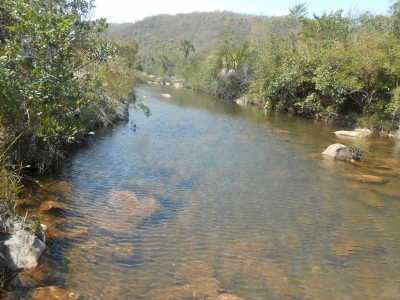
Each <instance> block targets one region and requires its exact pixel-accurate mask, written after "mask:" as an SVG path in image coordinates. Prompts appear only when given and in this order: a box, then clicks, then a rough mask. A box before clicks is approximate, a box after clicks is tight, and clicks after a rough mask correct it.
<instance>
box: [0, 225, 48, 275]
mask: <svg viewBox="0 0 400 300" xmlns="http://www.w3.org/2000/svg"><path fill="white" fill-rule="evenodd" d="M45 250H46V245H45V244H44V243H43V242H42V241H41V240H39V238H37V237H36V236H35V235H32V234H29V233H27V232H26V231H18V232H16V233H15V234H6V235H3V236H1V244H0V253H1V254H2V255H4V257H5V259H6V260H5V265H6V267H8V268H9V269H11V270H19V269H31V268H34V267H36V266H37V265H38V262H39V259H40V257H41V255H42V254H43V252H44V251H45Z"/></svg>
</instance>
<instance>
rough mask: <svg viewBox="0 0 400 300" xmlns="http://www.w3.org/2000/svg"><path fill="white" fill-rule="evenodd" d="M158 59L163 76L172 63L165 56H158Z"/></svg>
mask: <svg viewBox="0 0 400 300" xmlns="http://www.w3.org/2000/svg"><path fill="white" fill-rule="evenodd" d="M158 59H159V60H160V62H161V68H162V71H163V73H164V74H165V73H166V72H167V71H168V69H169V68H170V67H171V66H172V61H171V59H170V58H169V57H168V55H166V54H162V55H160V56H159V57H158Z"/></svg>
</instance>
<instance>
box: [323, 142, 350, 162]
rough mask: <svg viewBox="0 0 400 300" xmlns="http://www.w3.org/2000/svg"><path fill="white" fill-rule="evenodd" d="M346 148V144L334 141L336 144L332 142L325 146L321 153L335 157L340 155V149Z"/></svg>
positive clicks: (344, 149)
mask: <svg viewBox="0 0 400 300" xmlns="http://www.w3.org/2000/svg"><path fill="white" fill-rule="evenodd" d="M346 150H347V146H345V145H343V144H339V143H336V144H332V145H330V146H329V147H328V148H326V150H325V151H324V152H322V154H323V155H326V156H330V157H333V158H335V157H338V156H340V153H341V152H342V151H346Z"/></svg>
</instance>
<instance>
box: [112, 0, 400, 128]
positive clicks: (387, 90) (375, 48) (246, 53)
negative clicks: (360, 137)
mask: <svg viewBox="0 0 400 300" xmlns="http://www.w3.org/2000/svg"><path fill="white" fill-rule="evenodd" d="M399 3H400V1H396V2H394V3H393V5H392V6H391V7H390V8H389V13H388V14H387V15H372V14H370V13H359V12H355V11H354V12H353V11H350V12H348V13H344V12H343V11H342V10H338V11H335V12H329V13H323V14H322V15H316V14H314V15H313V16H312V17H307V16H308V5H307V4H306V3H300V4H295V5H293V6H292V7H291V8H290V10H289V11H290V14H289V15H288V16H286V17H285V18H273V17H257V18H254V19H243V20H245V21H243V22H244V23H243V24H246V26H248V25H249V24H250V25H251V30H248V27H246V26H244V25H243V24H241V23H240V22H238V21H237V18H236V19H235V17H237V16H235V15H234V14H232V16H231V17H230V18H231V20H233V21H232V22H231V23H230V26H228V27H224V28H225V30H224V32H223V33H221V34H219V42H218V43H217V44H216V46H215V48H213V49H208V52H205V51H197V50H198V49H201V47H203V45H202V44H201V43H196V41H197V40H199V36H200V35H201V33H198V34H192V35H191V36H190V35H189V34H185V33H184V32H182V30H184V29H183V27H182V26H181V27H180V29H179V28H178V29H177V30H180V31H179V32H181V34H180V37H182V36H186V38H185V40H187V41H188V42H191V43H192V45H193V46H194V47H195V48H196V52H194V53H190V55H186V54H185V55H184V56H183V55H182V49H183V48H182V46H181V45H180V43H179V41H181V40H182V38H180V39H178V37H176V38H173V37H171V36H170V35H168V33H167V32H169V31H168V30H169V29H168V26H164V27H162V26H159V25H158V23H159V22H161V21H160V20H159V19H158V17H153V19H149V18H148V19H145V20H143V21H140V22H137V23H135V24H134V25H132V26H136V27H137V26H142V27H143V26H145V27H143V28H142V31H139V30H138V31H136V34H137V35H140V36H141V37H143V39H142V42H141V44H143V45H146V47H148V48H147V50H148V51H147V53H142V62H143V63H142V70H143V71H145V72H147V73H148V74H150V73H151V74H155V75H164V76H166V75H168V76H170V75H174V76H178V77H180V78H182V80H183V81H184V85H185V86H186V87H189V88H195V89H198V90H202V91H205V92H208V93H213V94H215V95H217V96H219V97H224V98H231V99H234V98H239V97H244V98H245V99H246V100H247V101H250V102H254V103H256V104H258V105H263V106H264V107H265V108H267V109H273V110H276V111H282V112H288V113H293V114H297V115H302V116H305V117H312V118H317V119H324V120H328V121H344V122H348V123H355V122H356V121H357V122H358V123H359V124H360V125H363V126H367V127H369V128H370V129H372V130H374V131H386V132H388V131H393V130H394V129H395V127H396V126H398V124H399V113H398V111H399V109H398V107H399V103H400V102H399V101H400V100H399V99H400V88H399V87H398V85H399V79H400V68H399V65H400V64H399V63H400V46H399V45H400V34H399V28H400V25H399V24H400V21H399V20H400V4H399ZM215 14H221V12H216V13H215ZM225 14H226V15H228V14H227V13H225ZM218 16H219V17H220V19H219V22H220V23H221V24H220V25H221V26H222V25H223V24H225V22H226V18H223V17H221V16H220V15H218ZM162 17H163V18H167V16H162ZM204 17H207V19H208V20H211V19H212V18H211V17H210V13H207V14H205V15H204ZM160 18H161V17H160ZM169 18H173V17H172V16H171V17H169ZM182 18H183V16H179V18H178V17H176V18H175V19H170V20H169V22H170V23H171V24H173V25H171V26H175V27H176V24H177V23H179V20H181V19H182ZM212 20H214V19H212ZM150 21H152V22H153V26H152V27H151V28H150V27H149V26H150V25H149V22H150ZM181 22H183V21H181ZM194 22H195V23H196V24H197V25H198V27H201V26H202V25H201V24H202V22H201V21H199V20H197V19H195V21H194ZM213 22H217V21H215V20H214V21H213ZM146 24H147V25H146ZM121 26H122V25H121ZM124 26H125V27H126V26H128V25H124ZM146 26H147V27H146ZM185 26H186V27H190V24H189V23H188V24H186V23H185ZM136 27H135V28H136ZM132 28H133V27H132ZM138 28H139V27H138ZM146 28H147V31H145V29H146ZM157 28H158V29H157ZM190 28H191V27H190ZM161 29H162V30H164V32H166V33H165V34H166V36H167V38H166V39H164V40H160V38H157V39H156V38H155V35H156V34H157V32H158V31H160V30H161ZM157 30H158V31H157ZM113 32H114V35H115V36H118V34H117V30H116V28H114V31H113ZM171 32H173V31H171ZM146 34H147V35H149V36H147V38H144V35H146ZM205 34H206V35H209V34H210V30H209V31H207V32H206V33H205ZM125 36H126V35H125ZM154 41H156V43H153V42H154ZM188 53H189V52H187V54H188ZM396 112H397V114H396Z"/></svg>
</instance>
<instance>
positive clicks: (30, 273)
mask: <svg viewBox="0 0 400 300" xmlns="http://www.w3.org/2000/svg"><path fill="white" fill-rule="evenodd" d="M52 278H53V277H52V274H51V271H50V267H49V265H48V264H42V263H41V264H40V266H37V267H35V268H33V269H28V270H23V271H21V272H19V273H18V274H17V276H15V277H14V278H13V279H12V280H11V282H10V286H11V287H13V288H19V287H23V288H34V287H39V286H41V285H43V284H44V283H45V282H47V281H50V280H52Z"/></svg>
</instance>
